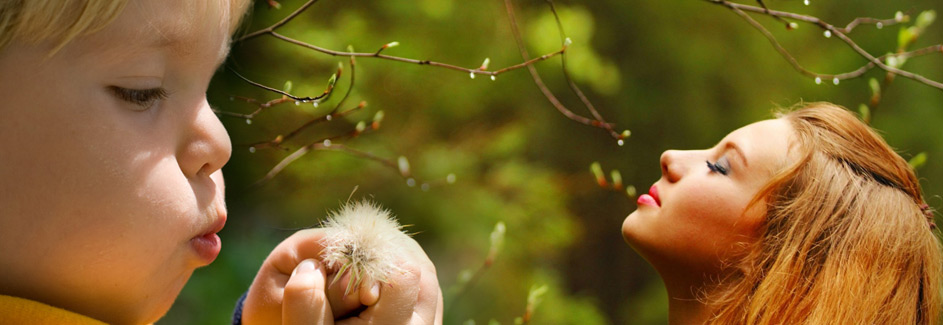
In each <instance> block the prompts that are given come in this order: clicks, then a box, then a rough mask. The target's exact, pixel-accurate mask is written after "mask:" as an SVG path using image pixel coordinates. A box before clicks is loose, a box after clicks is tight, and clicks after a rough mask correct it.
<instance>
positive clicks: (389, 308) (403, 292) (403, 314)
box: [339, 264, 433, 325]
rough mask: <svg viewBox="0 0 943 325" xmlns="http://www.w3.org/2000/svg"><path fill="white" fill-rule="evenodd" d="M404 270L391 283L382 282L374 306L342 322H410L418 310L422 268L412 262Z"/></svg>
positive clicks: (404, 266)
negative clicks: (378, 296) (417, 303)
mask: <svg viewBox="0 0 943 325" xmlns="http://www.w3.org/2000/svg"><path fill="white" fill-rule="evenodd" d="M402 266H403V269H404V270H403V271H402V272H396V274H394V275H393V276H392V278H391V279H390V280H391V281H390V283H386V284H380V299H379V300H378V301H377V303H376V304H374V305H373V306H369V307H367V309H366V310H364V311H363V312H361V313H360V315H358V316H356V317H353V318H349V319H346V320H344V321H342V322H339V323H340V324H347V325H349V324H373V323H376V322H378V321H382V322H383V323H384V324H410V323H412V322H413V319H414V317H413V314H414V313H415V312H416V310H415V307H416V302H417V300H416V299H417V298H418V297H419V291H420V280H421V279H420V277H421V269H420V268H419V267H416V266H414V265H411V264H404V265H402ZM429 319H433V318H429Z"/></svg>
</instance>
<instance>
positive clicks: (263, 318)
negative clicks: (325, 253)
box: [242, 229, 324, 324]
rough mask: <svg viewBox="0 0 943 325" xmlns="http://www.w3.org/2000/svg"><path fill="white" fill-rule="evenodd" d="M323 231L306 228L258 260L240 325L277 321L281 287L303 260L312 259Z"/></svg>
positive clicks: (319, 244) (279, 319) (316, 255)
mask: <svg viewBox="0 0 943 325" xmlns="http://www.w3.org/2000/svg"><path fill="white" fill-rule="evenodd" d="M321 237H323V231H321V229H306V230H302V231H299V232H296V233H295V234H294V235H292V236H291V237H288V238H287V239H285V240H284V241H282V243H281V244H279V245H278V247H275V249H274V250H272V253H270V254H269V256H268V257H267V258H266V259H265V262H264V263H262V266H261V268H259V272H258V274H256V277H255V280H253V282H252V286H251V287H250V288H249V293H248V295H247V296H246V300H245V304H244V307H243V310H242V320H243V324H279V323H281V322H282V320H281V317H282V303H283V298H284V297H283V296H284V291H285V286H286V285H287V283H288V280H289V278H290V277H291V274H292V273H293V272H294V270H295V269H296V268H297V266H298V265H299V264H300V263H301V262H302V261H303V260H305V259H308V258H316V257H318V256H319V255H320V252H321V250H322V249H323V248H324V247H323V246H322V245H321V241H320V239H321Z"/></svg>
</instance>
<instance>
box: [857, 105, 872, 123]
mask: <svg viewBox="0 0 943 325" xmlns="http://www.w3.org/2000/svg"><path fill="white" fill-rule="evenodd" d="M858 114H861V120H862V121H864V122H865V123H870V122H871V108H869V107H868V105H865V104H861V105H859V106H858Z"/></svg>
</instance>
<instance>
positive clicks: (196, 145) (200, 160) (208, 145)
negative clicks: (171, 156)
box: [179, 98, 232, 177]
mask: <svg viewBox="0 0 943 325" xmlns="http://www.w3.org/2000/svg"><path fill="white" fill-rule="evenodd" d="M199 105H200V107H199V108H198V109H197V111H196V113H195V115H194V116H193V118H192V120H191V124H190V125H189V126H188V127H189V129H190V131H189V137H188V140H187V141H186V144H185V149H184V152H183V153H182V156H183V157H179V159H181V161H180V167H181V168H182V169H184V173H186V175H187V176H191V177H192V176H197V175H205V176H207V177H208V176H210V174H212V173H213V172H216V171H217V170H219V169H221V168H223V165H225V164H226V162H228V161H229V157H230V156H231V155H232V143H231V142H230V140H229V134H228V133H226V129H225V128H224V127H223V123H222V122H220V121H219V118H218V117H216V114H215V113H213V110H212V109H211V108H210V105H209V103H208V102H207V101H206V98H203V99H202V101H201V102H200V104H199Z"/></svg>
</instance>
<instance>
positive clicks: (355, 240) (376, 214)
mask: <svg viewBox="0 0 943 325" xmlns="http://www.w3.org/2000/svg"><path fill="white" fill-rule="evenodd" d="M321 227H322V228H323V229H324V237H323V238H322V239H321V243H322V245H324V250H322V252H321V257H322V258H323V259H324V262H325V263H326V264H327V266H328V267H329V268H332V269H335V270H338V271H337V274H336V275H335V276H334V280H332V281H337V280H338V279H340V278H341V277H343V276H344V275H345V273H349V274H350V277H349V281H348V282H347V290H346V291H345V293H344V294H345V295H346V294H349V293H350V292H351V291H352V290H353V288H357V287H359V286H360V284H361V283H367V284H369V283H372V282H383V283H388V282H389V281H390V276H391V275H392V274H393V272H401V271H403V269H402V268H400V267H399V266H397V265H396V261H397V260H399V259H400V257H402V256H404V254H405V253H404V252H403V248H405V247H406V243H407V242H408V241H409V236H408V235H406V234H405V233H403V231H402V229H403V226H401V225H400V224H399V223H398V222H397V221H396V219H395V218H393V216H392V215H391V214H390V211H389V210H386V209H383V208H382V207H380V206H379V205H377V204H375V203H373V202H370V201H367V200H364V201H360V202H350V203H347V204H345V205H344V206H342V207H341V209H340V211H336V212H332V213H331V214H330V215H328V217H327V219H326V220H325V221H324V222H322V223H321ZM332 284H333V282H332Z"/></svg>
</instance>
